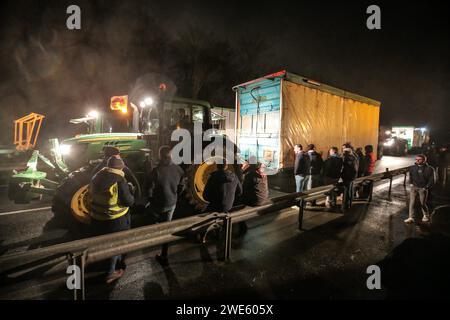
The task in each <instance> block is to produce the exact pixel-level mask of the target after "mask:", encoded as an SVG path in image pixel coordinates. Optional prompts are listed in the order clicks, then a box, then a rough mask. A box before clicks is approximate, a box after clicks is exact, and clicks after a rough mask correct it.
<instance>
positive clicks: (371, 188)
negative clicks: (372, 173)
mask: <svg viewBox="0 0 450 320" xmlns="http://www.w3.org/2000/svg"><path fill="white" fill-rule="evenodd" d="M372 196H373V181H371V182H370V186H369V199H368V202H372Z"/></svg>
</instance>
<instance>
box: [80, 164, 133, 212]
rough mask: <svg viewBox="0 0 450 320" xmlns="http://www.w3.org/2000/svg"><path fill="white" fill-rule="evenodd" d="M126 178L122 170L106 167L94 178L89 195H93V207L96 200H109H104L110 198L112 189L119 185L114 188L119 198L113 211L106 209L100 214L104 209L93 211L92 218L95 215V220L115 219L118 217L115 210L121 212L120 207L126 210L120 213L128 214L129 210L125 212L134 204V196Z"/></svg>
mask: <svg viewBox="0 0 450 320" xmlns="http://www.w3.org/2000/svg"><path fill="white" fill-rule="evenodd" d="M124 176H125V175H124V173H123V171H122V170H118V169H112V168H108V167H106V168H103V169H102V170H100V171H99V172H97V173H96V174H95V175H94V176H93V177H92V179H91V182H90V184H89V193H90V194H91V199H92V203H91V205H92V206H94V204H95V201H96V199H101V200H103V201H107V199H108V198H107V199H104V198H105V197H108V195H109V194H110V189H111V187H112V186H113V185H115V184H117V187H114V190H115V191H114V194H115V197H117V204H116V205H115V207H114V208H111V209H108V207H105V208H104V212H100V211H103V210H102V209H100V210H99V209H98V208H97V209H96V210H93V209H92V210H91V212H90V214H91V216H94V215H95V217H94V218H95V219H98V220H109V219H115V218H116V217H115V216H116V215H115V214H114V210H119V207H121V208H124V210H119V211H122V212H126V211H128V210H125V208H127V207H130V206H132V205H133V204H134V196H133V195H132V194H131V191H130V187H129V186H128V183H127V180H126V179H125V178H124ZM116 188H117V189H116ZM113 196H114V195H113ZM94 211H95V212H94Z"/></svg>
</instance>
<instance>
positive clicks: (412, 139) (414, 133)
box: [383, 125, 430, 156]
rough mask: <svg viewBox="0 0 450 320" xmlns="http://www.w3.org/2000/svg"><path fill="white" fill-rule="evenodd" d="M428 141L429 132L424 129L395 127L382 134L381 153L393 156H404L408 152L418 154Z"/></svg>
mask: <svg viewBox="0 0 450 320" xmlns="http://www.w3.org/2000/svg"><path fill="white" fill-rule="evenodd" d="M429 141H430V136H429V132H428V130H427V128H425V127H420V128H416V127H414V126H399V125H395V126H392V127H391V128H389V129H387V130H385V132H384V141H383V153H384V154H386V155H394V156H405V155H406V154H407V153H408V152H411V153H414V152H416V153H419V152H421V151H422V145H423V144H427V143H429Z"/></svg>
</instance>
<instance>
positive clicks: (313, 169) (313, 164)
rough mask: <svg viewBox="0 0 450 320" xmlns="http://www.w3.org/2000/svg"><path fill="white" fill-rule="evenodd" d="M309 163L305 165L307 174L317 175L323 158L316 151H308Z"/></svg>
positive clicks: (320, 169)
mask: <svg viewBox="0 0 450 320" xmlns="http://www.w3.org/2000/svg"><path fill="white" fill-rule="evenodd" d="M307 155H308V156H309V165H308V166H307V174H308V175H313V176H314V175H318V174H320V172H321V171H322V166H323V160H322V156H321V155H320V154H319V153H317V152H316V151H308V153H307Z"/></svg>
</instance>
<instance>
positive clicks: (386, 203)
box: [0, 157, 450, 299]
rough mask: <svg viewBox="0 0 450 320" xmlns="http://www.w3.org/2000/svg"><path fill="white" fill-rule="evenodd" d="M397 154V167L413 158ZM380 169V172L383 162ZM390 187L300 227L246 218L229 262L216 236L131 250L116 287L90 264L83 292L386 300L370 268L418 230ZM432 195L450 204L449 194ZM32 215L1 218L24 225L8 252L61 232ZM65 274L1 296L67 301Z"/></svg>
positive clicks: (397, 182) (283, 217)
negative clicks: (162, 260)
mask: <svg viewBox="0 0 450 320" xmlns="http://www.w3.org/2000/svg"><path fill="white" fill-rule="evenodd" d="M386 158H387V157H386ZM402 159H403V158H402ZM402 159H399V162H400V163H401V164H400V165H399V167H402V166H405V163H406V165H408V164H409V163H410V161H411V159H409V158H408V159H403V160H402ZM396 160H397V159H396ZM394 168H395V167H394ZM394 168H392V169H394ZM378 170H379V171H380V170H381V171H384V170H383V168H380V167H379V169H378ZM387 191H388V184H387V183H382V184H380V185H378V186H376V187H375V190H374V197H373V201H372V202H371V203H367V202H364V201H360V202H358V201H356V202H355V203H354V206H353V207H352V208H351V210H349V211H348V212H346V213H345V214H343V213H340V212H333V211H331V210H330V209H327V208H325V207H322V206H318V207H308V208H307V211H306V212H305V216H304V223H303V230H301V231H300V230H299V229H298V210H295V209H291V208H290V209H286V210H283V211H281V212H279V213H276V214H271V215H269V216H264V217H259V218H258V219H256V220H251V221H249V222H248V227H249V229H248V232H247V233H246V234H245V235H243V236H240V235H239V234H238V230H237V226H236V227H234V229H235V230H234V236H233V243H232V252H231V261H229V262H221V261H219V260H218V259H217V248H216V244H215V242H214V241H210V242H209V243H208V244H207V245H199V244H196V243H192V242H188V241H186V242H180V243H177V244H174V245H173V246H171V248H170V251H169V254H170V264H169V266H167V267H162V266H161V265H160V264H159V263H158V262H156V260H155V259H154V256H155V254H156V253H158V250H156V249H148V250H142V251H138V252H135V253H133V254H130V255H129V256H128V257H127V266H128V267H127V270H126V273H125V275H124V276H123V277H122V278H121V279H120V280H119V281H117V282H116V283H115V284H114V285H109V286H107V285H104V284H103V283H102V281H100V278H99V277H96V276H97V275H98V273H97V272H95V271H94V270H93V269H90V270H89V269H88V273H87V282H86V292H87V298H88V299H196V298H202V299H217V298H220V299H383V298H384V297H385V294H386V293H385V292H384V290H369V289H367V286H366V280H367V277H368V274H367V273H366V269H367V267H368V266H370V265H373V264H376V263H377V262H379V261H380V260H381V259H383V258H384V257H385V256H386V254H387V253H389V252H390V251H391V250H392V249H393V248H394V247H395V246H396V245H398V244H399V243H401V242H402V241H403V240H404V239H406V238H408V237H411V236H417V235H418V234H420V232H421V231H420V228H419V227H418V226H414V225H405V224H404V223H403V219H405V218H406V217H407V209H406V208H407V207H406V203H407V191H408V190H407V188H405V187H404V186H403V177H402V176H400V177H399V178H397V179H394V185H393V189H392V195H391V198H390V199H388V192H387ZM447 191H448V190H447ZM435 200H436V201H439V202H441V203H442V202H447V203H450V198H449V194H448V192H447V193H441V194H440V195H439V196H437V197H435ZM35 213H36V215H35V216H34V213H33V215H30V214H29V213H21V214H19V215H17V216H15V215H7V216H0V226H1V229H2V233H1V234H2V238H3V239H5V235H6V234H4V233H3V231H4V230H6V229H7V227H8V225H9V223H10V224H12V225H14V224H15V223H19V222H18V221H17V220H14V221H13V220H12V219H13V217H15V219H16V218H17V219H20V218H19V217H20V215H23V217H22V219H23V220H22V221H21V224H22V229H23V231H22V233H21V237H19V236H16V237H17V238H16V239H21V241H18V242H13V241H11V242H8V246H9V250H24V249H25V247H26V246H27V245H28V246H29V247H28V249H30V248H31V246H32V244H31V243H33V242H34V243H37V242H41V241H45V240H48V239H46V238H45V237H48V238H49V239H51V238H52V237H55V239H57V238H58V237H64V234H63V232H62V231H61V234H56V233H57V232H58V230H50V231H48V232H42V224H40V228H41V229H39V227H37V226H35V229H36V230H41V233H40V234H39V232H37V233H35V234H34V233H33V234H31V235H32V237H30V234H28V236H27V231H26V230H27V223H30V219H39V217H47V218H48V216H47V214H48V213H47V212H45V211H43V212H35ZM7 219H11V220H9V222H8V220H7ZM35 224H38V222H37V221H35ZM16 228H17V230H7V231H8V232H9V233H10V234H16V235H18V234H19V230H20V229H21V228H20V227H19V226H17V227H16ZM31 229H33V228H31ZM31 229H30V230H31ZM51 232H54V233H55V234H52V233H51ZM39 237H44V238H39ZM60 239H63V238H60ZM8 240H9V239H8ZM3 241H5V240H3ZM27 241H29V243H27ZM4 243H5V242H3V243H2V246H3V245H4ZM25 250H26V249H25ZM65 280H66V279H65V278H60V279H54V280H53V282H51V283H50V282H49V283H48V284H47V285H44V286H42V285H36V281H34V280H31V281H29V282H28V283H25V284H24V285H23V286H20V287H18V288H17V291H14V290H12V291H10V292H7V295H6V296H5V294H6V292H5V291H3V290H0V297H1V298H3V299H4V298H7V299H15V298H41V299H42V298H44V299H71V298H72V292H70V291H69V290H67V289H66V288H65ZM55 286H56V288H55ZM20 288H22V289H23V288H26V290H22V289H20Z"/></svg>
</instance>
